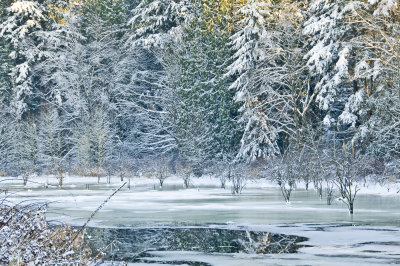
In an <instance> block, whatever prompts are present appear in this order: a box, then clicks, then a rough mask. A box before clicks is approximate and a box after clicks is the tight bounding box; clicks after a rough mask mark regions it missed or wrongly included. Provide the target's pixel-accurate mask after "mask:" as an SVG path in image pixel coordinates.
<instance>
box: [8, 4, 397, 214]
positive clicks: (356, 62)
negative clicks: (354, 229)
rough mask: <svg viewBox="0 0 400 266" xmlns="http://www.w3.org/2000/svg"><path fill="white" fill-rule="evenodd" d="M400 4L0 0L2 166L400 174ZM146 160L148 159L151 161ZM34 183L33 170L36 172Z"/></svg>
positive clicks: (237, 187)
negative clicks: (399, 161)
mask: <svg viewBox="0 0 400 266" xmlns="http://www.w3.org/2000/svg"><path fill="white" fill-rule="evenodd" d="M399 12H400V5H399V3H398V1H393V0H362V1H344V0H341V1H331V0H314V1H291V0H280V1H269V0H237V1H225V0H182V1H178V0H142V1H135V0H87V1H66V0H41V1H39V0H30V1H28V0H16V1H12V0H2V1H1V3H0V69H1V72H0V173H1V175H4V176H20V177H25V179H27V178H28V176H30V175H31V174H34V173H35V174H39V175H40V174H54V175H56V176H57V177H58V179H59V186H60V187H62V186H63V178H64V176H65V173H66V172H69V173H74V174H78V175H85V176H88V175H89V176H97V177H98V178H100V177H101V176H106V175H107V176H110V175H118V176H120V177H121V180H123V179H124V178H125V177H128V176H132V175H135V174H137V173H145V172H151V173H150V174H151V175H153V176H154V177H155V178H157V179H158V180H159V184H160V186H163V184H164V181H165V180H166V179H167V178H168V176H169V175H170V174H179V175H181V176H182V178H183V182H184V185H185V186H186V187H189V186H190V184H191V178H195V177H197V176H201V175H203V174H212V175H216V176H218V177H219V180H220V181H221V184H220V185H221V187H223V188H225V185H226V182H227V180H229V182H230V183H231V184H233V185H232V193H234V194H239V193H240V192H241V191H242V189H243V188H244V187H245V185H246V181H247V180H248V179H249V178H269V179H271V180H273V181H274V182H276V184H278V185H279V186H280V188H281V191H282V195H283V196H284V198H285V200H286V201H288V202H289V201H290V196H291V193H292V191H293V190H294V189H295V187H296V184H297V183H298V182H299V181H302V182H304V183H305V184H306V188H307V189H308V186H309V184H313V185H314V188H316V189H317V190H318V192H319V195H320V196H321V197H322V196H323V195H326V200H327V203H328V204H330V203H331V201H332V197H333V191H334V190H336V191H338V192H339V194H340V195H341V199H342V200H343V201H344V202H345V203H346V204H347V206H348V207H349V211H350V213H352V212H353V206H354V200H355V197H356V195H357V191H358V189H359V186H360V184H362V183H363V182H364V184H365V182H367V180H375V181H380V182H385V180H393V181H396V180H398V176H399V172H398V170H399V169H398V165H399V164H398V160H399V158H400V93H399V92H400V72H399V70H400V56H399V53H400V18H399V16H398V14H399ZM149 169H152V170H151V171H149ZM26 182H28V180H26Z"/></svg>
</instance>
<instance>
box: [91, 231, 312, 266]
mask: <svg viewBox="0 0 400 266" xmlns="http://www.w3.org/2000/svg"><path fill="white" fill-rule="evenodd" d="M86 239H87V243H88V246H89V248H91V249H92V251H93V253H94V254H95V253H96V252H97V251H98V250H101V249H102V248H104V247H109V248H107V249H105V250H104V251H103V252H104V258H105V259H110V260H116V261H127V262H139V261H140V262H142V263H143V262H146V259H145V258H149V252H153V251H194V252H201V253H247V254H282V253H296V252H297V250H298V249H299V248H301V247H304V246H305V245H302V244H301V242H303V241H307V240H308V239H307V238H305V237H300V236H295V235H285V234H277V233H270V232H261V231H250V230H245V229H240V228H238V229H227V228H209V227H151V228H93V227H92V228H88V229H87V234H86ZM193 263H194V262H193ZM175 264H179V263H177V262H176V261H175ZM185 264H188V265H200V264H197V263H195V264H191V262H187V261H185Z"/></svg>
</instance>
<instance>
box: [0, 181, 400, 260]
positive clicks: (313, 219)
mask: <svg viewBox="0 0 400 266" xmlns="http://www.w3.org/2000/svg"><path fill="white" fill-rule="evenodd" d="M31 181H33V182H30V183H28V185H27V187H23V185H22V181H21V180H8V181H4V182H0V186H1V187H0V188H1V189H4V188H5V187H8V189H9V191H8V198H7V199H8V200H11V201H13V202H19V201H22V200H37V199H42V200H47V201H50V202H51V204H50V207H49V214H48V218H49V219H50V220H52V221H63V222H67V223H69V224H72V225H81V224H83V223H84V222H85V221H86V219H87V218H88V217H89V216H90V214H91V212H92V211H93V210H95V209H96V208H97V206H99V205H100V204H101V202H102V201H103V200H104V199H106V198H107V196H108V195H110V194H111V193H112V192H113V190H115V189H116V188H117V187H118V186H120V185H121V181H120V179H119V178H116V177H113V178H112V179H111V184H107V183H106V178H101V179H100V183H99V184H97V178H81V177H73V176H69V177H67V178H66V180H65V182H64V189H62V190H60V189H58V188H57V187H56V184H57V180H56V179H55V178H54V177H32V179H31ZM125 181H127V179H125ZM46 183H47V184H48V185H49V187H48V188H47V189H46V188H44V184H46ZM192 183H193V186H192V187H191V188H189V189H184V188H183V180H182V179H180V178H178V177H171V178H168V179H166V181H165V186H164V187H163V188H162V189H161V188H159V184H158V180H157V179H147V178H135V179H131V181H130V189H128V188H127V187H125V188H124V189H123V190H122V191H120V192H119V193H117V194H116V195H115V197H114V198H112V199H111V201H110V202H108V203H107V204H106V205H105V206H104V208H103V209H102V210H101V211H100V212H99V213H98V214H96V216H95V217H94V219H93V220H92V221H91V223H90V224H89V225H90V226H99V227H135V228H137V227H144V228H147V227H159V226H165V227H175V226H199V225H200V226H210V227H218V228H232V229H235V228H236V229H237V228H248V229H249V230H259V231H265V232H272V233H280V234H289V235H299V236H304V237H307V238H309V241H307V242H306V243H305V244H306V245H310V247H305V248H302V249H300V252H299V253H298V254H284V255H254V254H253V255H251V254H242V253H239V254H220V253H212V254H203V253H201V252H184V251H180V252H171V251H168V252H159V251H157V252H155V251H154V252H152V251H150V252H149V254H150V255H152V256H154V257H151V258H148V260H147V262H151V263H153V264H154V265H157V264H161V263H163V262H165V261H167V260H169V261H175V260H176V259H178V258H179V261H180V262H182V260H183V261H186V260H187V261H188V262H190V261H201V262H204V263H208V264H211V265H293V264H295V265H298V264H301V265H386V264H389V263H399V260H400V232H399V230H400V228H399V226H400V195H399V193H398V192H397V191H398V189H399V187H398V184H386V185H382V186H381V185H375V184H366V185H365V186H364V185H363V184H361V191H360V194H359V195H358V196H357V199H356V201H355V214H354V216H353V217H351V216H350V215H349V214H348V211H347V209H346V206H345V205H344V204H343V203H342V202H340V201H338V200H336V201H334V202H333V204H332V205H331V206H328V205H326V201H325V200H324V199H322V200H321V199H319V197H318V196H317V193H316V192H315V191H314V190H313V189H310V190H309V191H305V190H304V189H303V188H302V187H304V184H299V186H298V189H297V190H296V191H294V192H293V195H292V198H291V203H290V204H285V202H284V199H283V197H282V195H281V194H280V191H279V189H278V187H277V186H276V185H275V184H271V183H269V182H267V181H266V180H260V181H258V182H256V181H252V182H248V184H247V186H246V187H245V189H244V190H243V193H242V194H241V195H238V196H233V195H232V194H231V193H230V189H229V186H227V189H225V190H224V189H221V188H219V181H218V179H213V178H202V179H197V178H195V179H193V180H192ZM87 184H89V190H87V189H86V185H87ZM388 188H389V189H388ZM15 191H18V193H16V194H13V192H15ZM189 259H190V260H189ZM139 265H140V264H139ZM147 265H148V264H147ZM204 265H206V264H204Z"/></svg>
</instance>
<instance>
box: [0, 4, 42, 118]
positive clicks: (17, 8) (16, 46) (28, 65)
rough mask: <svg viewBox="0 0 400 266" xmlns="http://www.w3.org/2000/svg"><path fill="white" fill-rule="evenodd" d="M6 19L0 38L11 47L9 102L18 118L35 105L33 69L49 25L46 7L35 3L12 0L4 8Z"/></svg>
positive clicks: (2, 24) (0, 25) (39, 58)
mask: <svg viewBox="0 0 400 266" xmlns="http://www.w3.org/2000/svg"><path fill="white" fill-rule="evenodd" d="M6 10H7V17H6V18H5V19H4V20H3V21H2V22H1V24H0V39H2V40H3V41H5V42H7V43H8V44H9V45H10V47H9V50H10V54H9V56H10V58H11V59H12V60H13V66H12V68H11V74H10V75H11V83H12V101H11V102H10V104H11V106H12V107H13V109H14V114H15V116H16V117H17V118H20V117H21V116H22V115H23V113H24V112H26V111H27V110H28V109H29V107H32V106H33V105H34V102H35V100H37V99H35V96H34V94H35V93H36V92H37V88H36V87H35V86H34V75H35V73H34V72H33V71H32V67H33V66H34V65H35V64H36V63H37V62H39V61H40V60H42V59H43V57H44V55H43V52H42V50H41V46H42V45H43V44H44V42H45V40H44V39H43V38H42V37H41V35H40V33H41V32H42V31H44V30H45V28H46V26H47V23H48V19H49V18H48V16H47V14H46V8H45V6H44V5H43V4H40V3H39V2H38V1H25V0H20V1H15V2H13V3H12V4H11V6H10V7H7V9H6Z"/></svg>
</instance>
